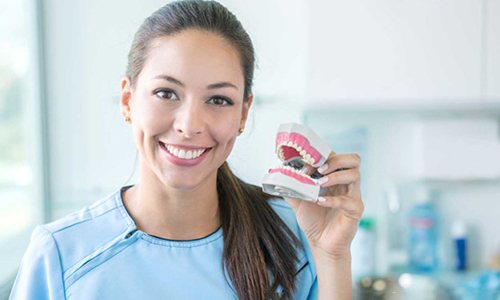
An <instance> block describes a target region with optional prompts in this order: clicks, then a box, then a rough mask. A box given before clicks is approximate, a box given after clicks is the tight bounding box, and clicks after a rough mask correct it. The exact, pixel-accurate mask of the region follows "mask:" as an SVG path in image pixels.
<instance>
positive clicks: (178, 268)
mask: <svg viewBox="0 0 500 300" xmlns="http://www.w3.org/2000/svg"><path fill="white" fill-rule="evenodd" d="M124 189H126V188H122V189H120V190H119V191H117V192H116V193H114V194H112V195H110V196H109V197H106V198H104V199H102V200H101V201H97V202H95V203H94V204H92V205H90V206H88V207H85V208H83V209H82V210H80V211H78V212H76V213H74V214H71V215H68V216H66V217H64V218H62V219H60V220H57V221H55V222H52V223H49V224H46V225H41V226H38V227H37V228H36V229H35V230H34V231H33V235H32V238H31V241H30V244H29V246H28V249H27V251H26V253H25V254H24V257H23V260H22V262H21V266H20V269H19V272H18V274H17V278H16V281H15V283H14V287H13V290H12V293H11V295H10V299H37V300H42V299H75V300H76V299H85V300H88V299H113V300H115V299H236V298H237V297H236V294H235V293H234V292H233V290H232V286H231V284H230V283H229V282H228V281H227V280H226V278H225V277H224V273H226V275H227V272H226V271H224V270H223V268H222V250H223V234H222V229H221V228H219V229H218V230H217V231H215V232H214V233H212V234H210V235H209V236H206V237H203V238H200V239H196V240H188V241H174V240H166V239H161V238H158V237H154V236H151V235H148V234H147V233H145V232H143V231H140V230H137V228H136V225H135V223H134V221H133V220H132V218H131V217H130V215H129V214H128V212H127V210H126V209H125V207H124V206H123V200H122V197H121V191H122V190H124ZM270 203H271V206H272V207H273V209H274V210H275V211H276V213H277V214H278V215H279V216H280V217H281V218H282V219H283V220H284V221H285V223H286V224H287V225H288V226H289V228H290V229H291V230H292V232H294V233H295V234H296V236H297V237H298V238H299V239H300V241H301V242H302V244H303V246H304V249H305V251H304V250H302V249H298V257H299V262H298V264H297V267H296V270H297V271H296V280H297V288H296V293H295V295H294V299H317V294H318V291H317V289H318V287H317V280H316V271H315V269H314V263H313V260H312V255H311V252H310V249H309V245H308V244H307V240H306V238H305V236H304V234H303V232H302V230H301V229H300V228H299V226H298V224H297V221H296V218H295V214H294V212H293V210H292V209H291V207H290V206H289V205H288V203H287V202H286V201H284V200H278V199H277V200H272V201H270ZM227 278H229V275H227Z"/></svg>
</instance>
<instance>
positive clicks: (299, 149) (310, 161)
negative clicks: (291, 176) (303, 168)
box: [278, 141, 314, 165]
mask: <svg viewBox="0 0 500 300" xmlns="http://www.w3.org/2000/svg"><path fill="white" fill-rule="evenodd" d="M283 146H287V147H292V148H294V149H295V150H297V152H299V154H300V156H302V158H303V159H304V161H305V162H306V163H307V164H309V165H313V164H314V159H313V158H312V157H311V155H310V154H308V153H307V152H306V150H304V149H302V147H301V146H299V145H297V144H295V143H294V142H292V141H284V142H282V143H280V144H279V145H278V157H279V158H280V159H281V160H283V161H284V160H286V159H285V154H284V152H283Z"/></svg>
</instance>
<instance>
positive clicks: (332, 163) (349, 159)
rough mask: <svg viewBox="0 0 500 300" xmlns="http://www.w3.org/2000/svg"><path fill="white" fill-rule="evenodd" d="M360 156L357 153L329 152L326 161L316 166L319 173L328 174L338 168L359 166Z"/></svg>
mask: <svg viewBox="0 0 500 300" xmlns="http://www.w3.org/2000/svg"><path fill="white" fill-rule="evenodd" d="M360 165H361V157H360V156H359V155H358V154H357V153H348V154H333V153H332V154H330V156H329V157H328V159H327V161H326V163H325V164H324V165H323V166H321V167H320V168H318V172H319V173H321V174H328V173H331V172H334V171H336V170H339V169H351V168H359V166H360Z"/></svg>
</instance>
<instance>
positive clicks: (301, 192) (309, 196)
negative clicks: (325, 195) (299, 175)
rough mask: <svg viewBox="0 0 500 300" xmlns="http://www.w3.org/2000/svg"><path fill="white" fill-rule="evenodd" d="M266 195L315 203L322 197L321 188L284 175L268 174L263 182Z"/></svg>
mask: <svg viewBox="0 0 500 300" xmlns="http://www.w3.org/2000/svg"><path fill="white" fill-rule="evenodd" d="M262 189H263V191H264V192H265V193H267V194H271V195H275V196H280V197H290V198H297V199H303V200H308V201H312V202H315V201H316V200H317V199H318V197H319V196H320V186H319V185H312V184H307V183H303V182H300V181H298V180H296V179H294V178H292V177H289V176H286V175H284V174H282V173H268V174H266V175H264V179H263V180H262Z"/></svg>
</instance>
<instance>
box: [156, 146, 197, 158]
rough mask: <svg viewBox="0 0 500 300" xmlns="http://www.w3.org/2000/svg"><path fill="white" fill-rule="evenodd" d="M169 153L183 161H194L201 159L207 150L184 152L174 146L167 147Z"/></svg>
mask: <svg viewBox="0 0 500 300" xmlns="http://www.w3.org/2000/svg"><path fill="white" fill-rule="evenodd" d="M165 146H166V148H167V150H168V152H170V153H172V154H173V155H174V156H176V157H178V158H182V159H193V158H197V157H199V156H200V155H201V154H203V152H204V151H205V150H207V149H199V150H184V149H178V148H175V147H174V146H170V145H165Z"/></svg>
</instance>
